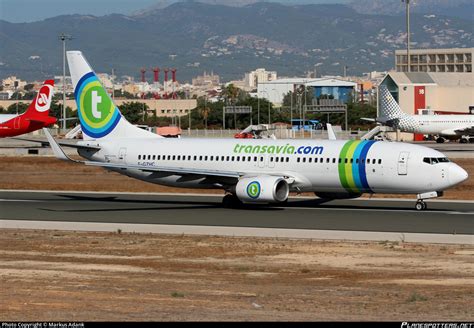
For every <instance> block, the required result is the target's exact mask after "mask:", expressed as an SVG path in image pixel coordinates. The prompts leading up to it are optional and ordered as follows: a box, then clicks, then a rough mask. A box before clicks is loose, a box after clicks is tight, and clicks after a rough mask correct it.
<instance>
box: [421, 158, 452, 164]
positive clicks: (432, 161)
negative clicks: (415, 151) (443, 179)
mask: <svg viewBox="0 0 474 328" xmlns="http://www.w3.org/2000/svg"><path fill="white" fill-rule="evenodd" d="M423 162H424V163H428V164H431V165H434V164H438V163H449V159H448V158H447V157H425V158H423Z"/></svg>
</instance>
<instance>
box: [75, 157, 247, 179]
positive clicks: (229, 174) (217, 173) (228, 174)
mask: <svg viewBox="0 0 474 328" xmlns="http://www.w3.org/2000/svg"><path fill="white" fill-rule="evenodd" d="M84 164H85V165H88V166H100V167H106V168H115V169H134V170H140V171H143V172H164V173H172V174H176V175H202V176H213V177H224V178H236V179H238V178H239V177H241V176H244V175H247V174H248V173H247V172H246V173H243V172H237V171H222V170H201V169H189V168H181V167H171V168H170V167H165V166H150V167H147V166H142V165H130V164H114V163H103V162H90V161H85V162H84Z"/></svg>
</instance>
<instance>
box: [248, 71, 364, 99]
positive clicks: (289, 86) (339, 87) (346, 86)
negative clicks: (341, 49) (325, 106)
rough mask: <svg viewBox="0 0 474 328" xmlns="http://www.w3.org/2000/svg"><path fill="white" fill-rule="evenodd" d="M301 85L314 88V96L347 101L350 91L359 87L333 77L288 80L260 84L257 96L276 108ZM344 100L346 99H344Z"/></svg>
mask: <svg viewBox="0 0 474 328" xmlns="http://www.w3.org/2000/svg"><path fill="white" fill-rule="evenodd" d="M301 85H303V86H306V87H312V88H313V92H314V95H315V96H316V97H317V96H319V95H321V94H331V95H332V96H334V99H342V100H345V98H346V97H347V94H348V92H349V91H352V90H354V89H355V88H356V87H357V83H354V82H349V81H344V80H340V79H337V78H332V77H322V78H317V79H314V78H287V79H279V80H275V81H271V82H265V83H259V84H258V88H257V95H258V97H259V98H265V99H268V100H269V101H270V102H272V103H273V104H274V105H275V106H281V105H282V104H283V98H284V97H285V95H287V94H288V92H290V91H292V92H294V91H295V90H296V89H297V88H298V87H300V86H301ZM343 98H344V99H343Z"/></svg>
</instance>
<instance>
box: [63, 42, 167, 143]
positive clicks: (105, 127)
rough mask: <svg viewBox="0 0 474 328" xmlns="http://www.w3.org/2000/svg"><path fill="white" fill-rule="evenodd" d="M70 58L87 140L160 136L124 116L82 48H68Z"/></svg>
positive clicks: (79, 113) (82, 124)
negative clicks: (73, 49) (69, 49)
mask: <svg viewBox="0 0 474 328" xmlns="http://www.w3.org/2000/svg"><path fill="white" fill-rule="evenodd" d="M67 61H68V65H69V71H70V73H71V79H72V84H73V87H74V97H75V99H76V104H77V112H78V116H79V121H80V123H81V129H82V134H83V138H84V139H85V140H99V139H100V140H110V139H116V138H160V136H158V135H157V134H154V133H151V132H148V131H146V130H143V129H140V128H138V127H136V126H134V125H132V124H130V123H129V122H128V121H127V120H126V119H125V117H123V116H122V114H121V113H120V111H119V109H118V108H117V106H115V104H114V103H113V101H112V99H111V98H110V96H109V95H108V93H107V91H106V89H105V88H104V87H103V86H102V84H101V82H100V81H99V79H98V78H97V76H96V74H95V72H94V71H93V70H92V68H91V66H90V65H89V63H88V62H87V60H86V59H85V58H84V56H83V55H82V53H81V52H80V51H68V52H67Z"/></svg>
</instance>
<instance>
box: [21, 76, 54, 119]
mask: <svg viewBox="0 0 474 328" xmlns="http://www.w3.org/2000/svg"><path fill="white" fill-rule="evenodd" d="M53 89H54V80H46V81H44V82H43V85H42V86H41V88H40V90H39V91H38V93H37V95H36V97H35V99H34V100H33V101H32V102H31V104H30V106H28V109H27V110H26V112H25V113H24V114H23V115H24V118H26V119H30V120H33V121H41V122H43V121H45V122H46V121H48V122H51V124H53V123H56V119H54V118H52V117H49V109H50V108H51V99H52V98H53V93H54V92H53V91H54V90H53Z"/></svg>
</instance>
